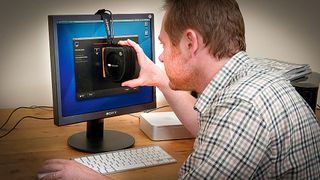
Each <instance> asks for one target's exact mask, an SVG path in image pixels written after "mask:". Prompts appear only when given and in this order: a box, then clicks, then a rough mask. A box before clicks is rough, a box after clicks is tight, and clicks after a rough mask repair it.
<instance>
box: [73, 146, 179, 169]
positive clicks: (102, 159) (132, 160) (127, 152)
mask: <svg viewBox="0 0 320 180" xmlns="http://www.w3.org/2000/svg"><path fill="white" fill-rule="evenodd" d="M72 159H73V160H75V161H77V162H79V163H81V164H83V165H85V166H87V167H89V168H91V169H93V170H95V171H97V172H99V173H101V174H110V173H115V172H121V171H127V170H131V169H138V168H146V167H151V166H158V165H163V164H170V163H175V162H177V161H176V160H175V159H174V158H173V157H171V156H170V155H169V154H168V153H167V152H165V151H164V150H163V149H162V148H161V147H160V146H146V147H141V148H130V149H124V150H117V151H112V152H104V153H97V154H91V155H88V156H81V157H76V158H72Z"/></svg>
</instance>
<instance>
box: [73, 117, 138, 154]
mask: <svg viewBox="0 0 320 180" xmlns="http://www.w3.org/2000/svg"><path fill="white" fill-rule="evenodd" d="M103 122H104V120H103V119H95V120H90V121H88V122H87V131H84V132H80V133H77V134H74V135H72V136H70V137H69V139H68V145H69V146H71V147H73V148H75V149H77V150H80V151H84V152H89V153H98V152H105V151H115V150H119V149H125V148H129V147H132V146H133V144H134V138H133V137H132V136H131V135H129V134H126V133H123V132H119V131H113V130H104V125H103Z"/></svg>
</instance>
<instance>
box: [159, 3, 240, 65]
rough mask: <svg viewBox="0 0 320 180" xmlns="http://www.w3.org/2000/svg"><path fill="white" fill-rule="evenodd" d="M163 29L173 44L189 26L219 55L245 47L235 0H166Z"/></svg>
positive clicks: (234, 52)
mask: <svg viewBox="0 0 320 180" xmlns="http://www.w3.org/2000/svg"><path fill="white" fill-rule="evenodd" d="M164 7H165V9H166V18H165V19H164V24H163V25H164V29H165V31H166V32H167V33H168V36H169V38H170V40H171V42H172V44H173V45H177V44H178V43H179V41H180V39H181V35H182V34H183V32H184V31H185V30H186V29H188V28H190V29H193V30H196V31H198V32H199V33H200V34H201V35H202V37H203V40H204V43H205V44H206V46H207V47H208V48H209V50H210V53H212V55H213V56H214V57H217V58H218V59H220V58H224V57H232V56H233V55H234V54H236V53H237V52H238V51H245V50H246V43H245V27H244V21H243V17H242V14H241V12H240V9H239V6H238V3H237V2H236V0H166V1H165V6H164Z"/></svg>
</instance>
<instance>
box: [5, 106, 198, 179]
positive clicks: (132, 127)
mask: <svg viewBox="0 0 320 180" xmlns="http://www.w3.org/2000/svg"><path fill="white" fill-rule="evenodd" d="M10 112H11V110H0V125H2V124H3V122H4V121H5V120H6V119H7V117H8V116H9V114H10ZM26 115H32V116H38V117H52V111H48V110H42V109H36V110H19V111H18V112H17V113H16V114H15V115H14V116H13V117H12V119H11V120H10V122H9V123H8V124H7V125H6V126H5V128H6V129H10V128H11V127H12V126H13V125H14V124H15V123H16V122H17V120H18V119H20V118H21V117H23V116H26ZM135 115H138V114H135ZM85 128H86V124H85V123H80V124H75V125H69V126H61V127H57V126H55V125H54V124H53V120H36V119H25V120H24V121H23V122H22V123H21V124H19V125H18V127H17V128H16V129H15V130H14V131H13V132H11V134H9V135H8V136H6V137H4V138H2V139H0V179H10V180H12V179H37V171H38V169H39V167H40V166H41V165H42V163H43V161H45V160H47V159H52V158H63V159H69V158H70V157H75V156H80V155H85V154H86V153H83V152H79V151H76V150H74V149H72V148H70V147H69V146H68V145H67V139H68V137H69V136H71V135H72V134H74V133H76V132H80V131H84V130H85ZM105 129H112V130H119V131H123V132H126V133H128V134H130V135H132V136H133V137H134V138H135V147H139V146H147V145H159V146H161V147H162V148H163V149H164V150H166V151H167V152H168V153H169V154H171V155H172V156H173V157H174V158H175V159H176V160H177V161H178V162H177V163H175V164H169V165H163V166H157V167H151V168H143V169H138V170H132V171H127V172H122V173H116V174H112V175H111V176H112V177H114V178H115V179H117V180H118V179H177V177H178V172H179V168H180V167H181V165H182V163H183V162H184V160H185V159H186V158H187V156H188V155H189V154H190V152H191V150H192V146H193V142H194V140H193V139H186V140H171V141H151V140H149V139H148V138H147V137H146V136H145V135H144V133H143V132H142V131H140V130H139V119H138V118H136V117H133V116H130V115H124V116H119V117H114V118H109V119H108V120H105ZM0 132H1V134H3V133H4V132H3V130H0Z"/></svg>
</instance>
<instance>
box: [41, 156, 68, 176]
mask: <svg viewBox="0 0 320 180" xmlns="http://www.w3.org/2000/svg"><path fill="white" fill-rule="evenodd" d="M67 161H68V160H64V159H51V160H47V161H45V162H44V164H43V166H42V167H41V168H40V169H39V171H38V172H39V173H50V172H55V171H59V170H62V169H63V167H64V165H63V163H65V162H67Z"/></svg>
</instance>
